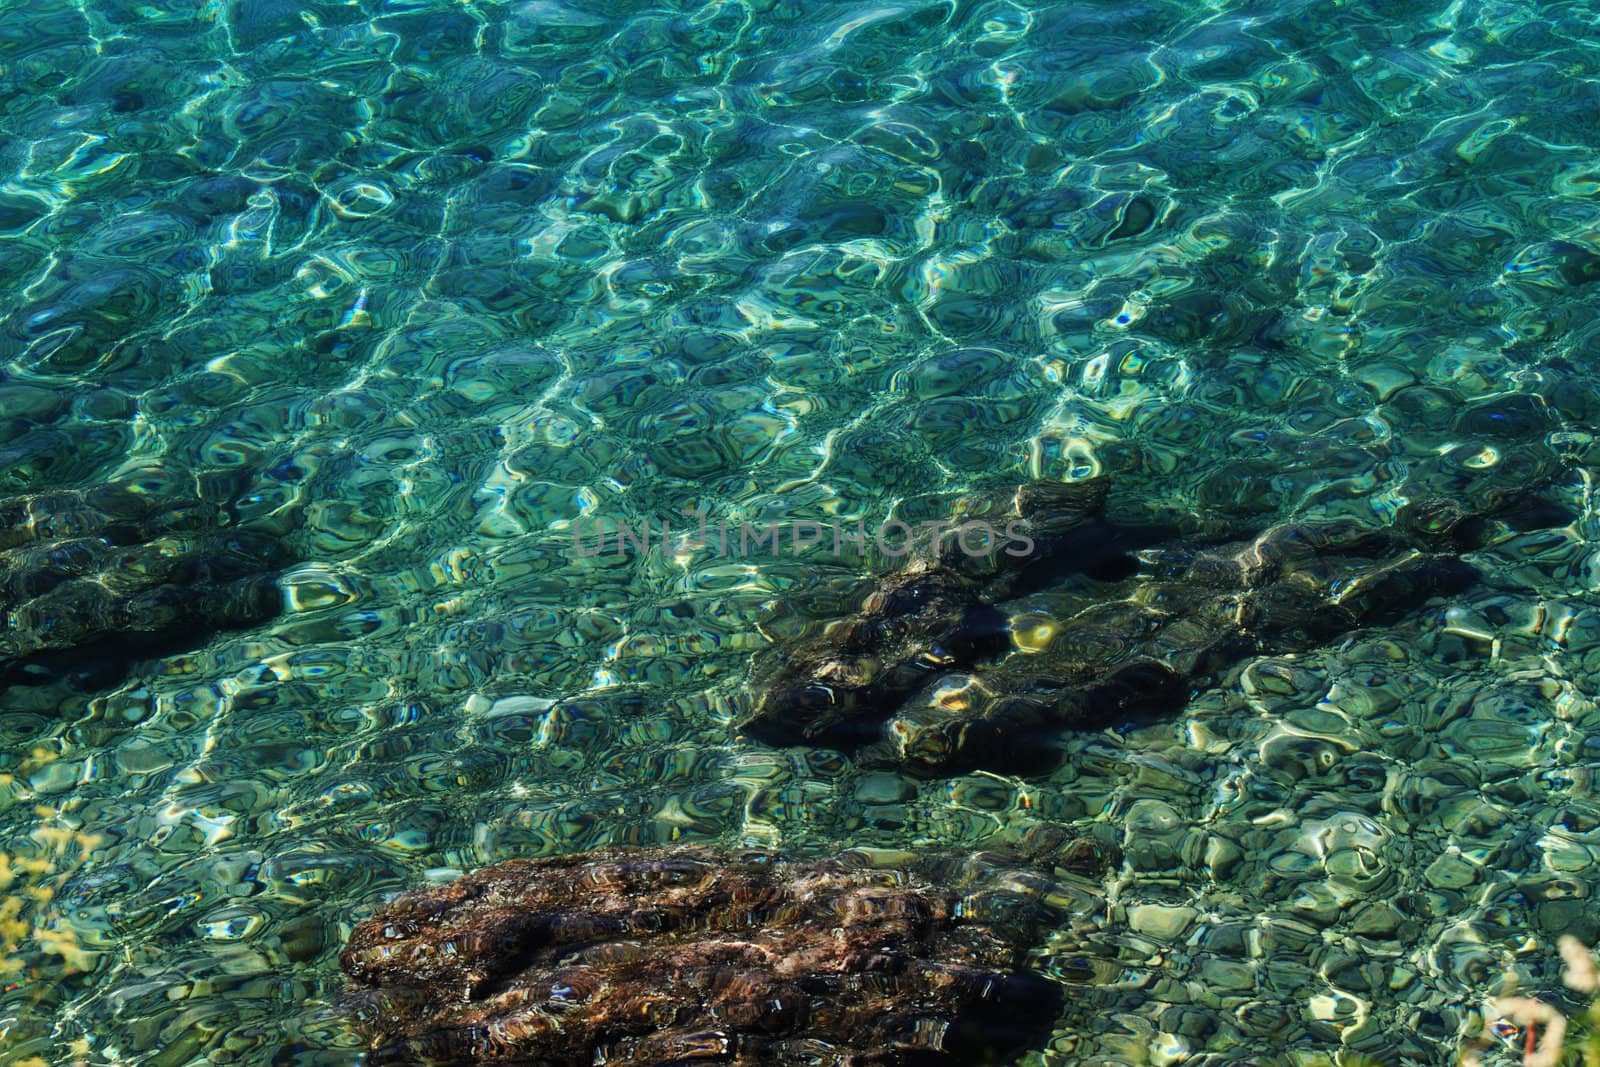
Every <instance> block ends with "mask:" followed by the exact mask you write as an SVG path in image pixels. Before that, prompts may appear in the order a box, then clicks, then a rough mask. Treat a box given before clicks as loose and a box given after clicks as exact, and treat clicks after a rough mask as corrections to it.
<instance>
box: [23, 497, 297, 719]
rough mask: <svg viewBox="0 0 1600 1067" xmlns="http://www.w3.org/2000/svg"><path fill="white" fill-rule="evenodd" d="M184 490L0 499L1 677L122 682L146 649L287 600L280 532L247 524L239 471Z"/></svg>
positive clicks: (253, 618)
mask: <svg viewBox="0 0 1600 1067" xmlns="http://www.w3.org/2000/svg"><path fill="white" fill-rule="evenodd" d="M189 481H190V483H191V484H189V485H187V486H185V487H184V489H186V490H187V491H186V492H184V493H183V494H181V495H178V494H174V495H167V494H166V493H164V492H163V493H161V494H159V495H158V494H152V493H150V492H147V491H145V490H144V489H142V488H141V487H139V486H136V485H133V484H120V483H112V484H106V485H101V486H97V487H94V488H92V489H82V490H54V491H45V492H39V493H35V494H31V495H27V496H20V497H13V498H10V499H6V500H0V686H3V685H14V684H26V683H30V682H35V683H37V682H45V681H60V680H63V679H67V678H70V679H72V680H73V681H75V682H76V683H77V684H79V685H80V686H87V687H90V688H92V687H95V686H98V685H103V684H106V683H108V682H111V681H114V680H115V679H116V678H118V677H120V676H121V674H122V673H124V672H125V671H126V669H127V667H128V666H129V665H130V664H131V662H132V661H133V660H134V659H135V658H137V657H139V656H141V655H151V654H161V653H163V652H166V651H173V650H177V649H181V648H183V647H185V646H186V645H188V644H190V643H194V642H198V641H202V640H204V638H205V637H206V636H208V635H209V634H210V633H211V632H213V631H215V630H219V629H231V628H239V627H245V626H250V625H253V624H255V623H258V622H261V621H264V620H265V619H268V618H270V617H272V616H273V615H275V614H277V612H278V610H279V609H280V606H281V599H282V598H281V595H280V593H279V591H278V588H277V584H276V580H275V577H276V575H275V572H276V569H277V568H278V567H279V566H281V565H282V564H283V563H284V562H285V561H286V559H287V558H288V553H287V551H286V549H285V547H284V542H283V540H282V538H281V536H280V533H281V531H277V530H268V529H262V528H258V527H251V526H246V525H244V524H241V523H239V522H238V521H237V519H236V517H235V515H234V513H233V508H232V503H231V502H232V500H233V499H234V495H233V494H235V493H236V492H237V491H238V489H239V487H238V485H236V484H235V481H236V480H235V479H232V478H229V477H215V478H214V477H195V478H191V479H189Z"/></svg>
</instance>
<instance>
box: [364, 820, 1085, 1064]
mask: <svg viewBox="0 0 1600 1067" xmlns="http://www.w3.org/2000/svg"><path fill="white" fill-rule="evenodd" d="M1106 859H1107V855H1106V850H1105V849H1104V848H1102V847H1101V846H1097V845H1094V844H1092V843H1090V842H1088V841H1086V840H1080V841H1076V842H1072V843H1071V844H1069V845H1067V846H1066V847H1065V848H1063V849H1059V850H1057V851H1056V853H1055V862H1056V864H1057V865H1059V866H1062V867H1066V868H1068V869H1071V870H1075V871H1078V872H1081V873H1085V874H1098V873H1100V872H1101V871H1103V870H1104V867H1105V863H1106ZM1091 899H1093V898H1092V897H1091V896H1090V895H1089V894H1088V893H1086V892H1085V891H1084V890H1082V889H1077V888H1074V887H1072V886H1070V885H1064V884H1062V883H1058V882H1056V881H1053V880H1052V879H1050V878H1048V877H1046V876H1045V875H1043V874H1041V873H1039V872H1038V871H1037V870H1034V869H1031V868H1029V867H1020V868H1019V867H1015V866H1010V865H1008V862H1007V859H1006V858H1005V857H1001V856H997V855H994V854H977V855H967V856H937V857H932V858H926V859H922V860H919V861H917V865H916V867H915V868H886V867H878V866H873V865H871V864H870V863H868V862H866V861H865V860H864V859H863V858H859V857H852V856H850V855H849V854H846V855H845V856H843V857H840V858H824V859H804V860H802V859H784V858H780V857H776V856H773V855H772V854H770V853H764V852H758V851H728V850H722V849H715V848H700V847H687V848H674V849H663V850H651V851H620V850H613V851H602V852H596V853H591V854H588V855H582V856H571V857H565V858H559V859H536V860H512V861H510V862H507V863H501V864H498V865H496V866H494V867H489V868H487V869H485V870H482V871H478V872H477V873H475V874H471V875H468V876H466V877H464V878H460V879H458V880H456V881H454V882H451V883H449V884H448V885H444V886H440V887H437V888H430V889H424V890H421V891H418V892H414V893H409V894H406V895H404V896H402V897H400V898H398V899H396V900H394V901H393V902H391V903H389V904H387V905H385V906H384V907H383V908H381V909H380V910H379V911H378V913H377V914H376V915H374V916H373V917H372V918H371V919H368V920H367V921H366V922H363V923H362V924H361V925H360V926H358V927H357V928H356V929H355V931H354V932H353V933H352V934H351V937H350V941H349V944H348V946H347V947H346V948H345V951H344V954H343V956H342V957H341V960H340V962H341V964H342V965H343V967H344V970H345V973H346V974H347V975H348V976H349V977H350V979H351V988H350V991H349V993H348V996H347V998H346V1004H345V1007H346V1008H347V1009H348V1011H349V1012H350V1013H351V1014H352V1015H353V1017H354V1019H355V1021H356V1026H357V1027H358V1029H360V1030H361V1031H362V1032H363V1034H364V1035H365V1036H366V1037H367V1038H368V1039H369V1042H370V1047H371V1049H372V1050H373V1051H372V1055H371V1057H370V1060H369V1062H372V1063H387V1064H395V1063H406V1064H414V1063H454V1064H468V1063H539V1064H549V1065H560V1067H567V1065H571V1067H589V1065H590V1064H595V1063H606V1064H628V1065H631V1067H646V1065H667V1064H682V1063H689V1062H701V1061H707V1062H717V1063H734V1064H751V1065H754V1064H763V1065H767V1064H772V1065H783V1064H794V1065H799V1064H806V1065H818V1067H826V1065H836V1067H846V1065H867V1064H882V1065H894V1064H904V1065H912V1064H917V1065H924V1064H925V1065H930V1067H931V1065H935V1064H951V1065H957V1064H982V1063H994V1062H999V1061H1001V1060H1003V1059H1004V1058H1005V1057H1006V1056H1007V1054H1009V1053H1011V1052H1014V1051H1015V1050H1017V1049H1019V1048H1021V1047H1022V1046H1024V1045H1026V1044H1027V1043H1029V1042H1031V1041H1033V1040H1035V1039H1036V1038H1038V1037H1040V1036H1042V1035H1044V1034H1047V1033H1048V1032H1049V1029H1050V1026H1051V1023H1052V1022H1053V1021H1054V1019H1055V1017H1056V1015H1057V1009H1058V1007H1059V1002H1060V993H1059V990H1058V987H1057V986H1056V985H1055V984H1054V983H1052V982H1051V981H1049V980H1048V979H1046V978H1044V977H1043V976H1041V975H1039V974H1037V973H1035V972H1032V971H1029V970H1028V969H1027V967H1026V959H1027V954H1028V950H1029V949H1030V948H1031V947H1033V946H1035V945H1036V944H1038V943H1039V941H1040V939H1041V938H1042V936H1043V933H1044V931H1045V930H1047V929H1048V928H1050V927H1052V926H1058V925H1060V923H1061V922H1062V921H1063V920H1064V918H1065V915H1064V911H1065V910H1066V909H1067V908H1069V907H1071V906H1072V904H1073V903H1077V904H1079V905H1083V904H1085V902H1087V901H1089V900H1091Z"/></svg>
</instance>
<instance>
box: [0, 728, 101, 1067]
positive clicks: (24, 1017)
mask: <svg viewBox="0 0 1600 1067" xmlns="http://www.w3.org/2000/svg"><path fill="white" fill-rule="evenodd" d="M55 758H56V754H55V753H54V752H52V751H50V750H49V749H46V748H36V749H34V750H33V752H32V753H30V754H29V755H28V756H27V757H26V758H24V759H23V760H22V761H21V762H20V763H19V764H18V765H17V767H16V769H15V770H14V771H11V772H6V773H3V774H0V807H11V806H13V805H19V804H30V803H33V804H34V805H35V807H34V814H35V815H36V817H37V820H38V821H37V823H36V824H35V826H34V828H33V831H32V832H31V833H30V834H28V835H27V836H26V837H19V836H13V837H11V838H10V839H9V840H8V841H7V842H6V844H5V848H4V850H3V851H0V992H3V994H4V996H5V1000H6V1004H7V1007H8V1008H9V1009H10V1010H9V1012H8V1014H10V1015H11V1018H10V1019H9V1020H8V1021H9V1023H10V1026H9V1027H7V1031H8V1032H7V1033H6V1035H5V1036H6V1039H7V1047H10V1048H21V1047H23V1044H24V1041H25V1040H26V1039H28V1038H43V1037H44V1036H45V1035H46V1034H48V1032H49V1029H50V1025H49V1021H48V1020H49V1016H50V1013H51V1012H52V1011H53V1010H55V1009H56V1008H57V1007H58V1006H59V1002H60V1001H61V1000H62V999H63V998H64V997H65V996H66V995H68V994H69V992H70V990H69V986H70V983H71V981H72V979H73V978H74V977H75V976H77V975H83V974H87V973H88V972H90V971H92V970H93V969H94V965H95V959H96V957H97V956H98V955H99V952H100V949H99V947H98V946H97V945H95V944H94V943H93V942H92V940H86V939H85V938H84V936H83V935H82V933H81V931H80V929H79V926H78V924H77V922H76V920H75V919H74V916H73V913H72V910H71V907H70V905H69V903H68V902H67V901H66V900H64V899H63V896H64V891H65V889H66V888H67V886H68V884H69V882H70V881H71V879H72V877H73V875H75V874H76V873H77V872H78V871H79V870H80V869H82V868H83V866H84V865H85V864H86V863H88V862H89V860H90V858H91V856H92V855H93V853H94V851H95V849H96V848H97V847H98V846H99V845H100V844H101V841H102V838H101V837H100V836H99V835H97V834H93V833H88V832H86V831H84V830H83V829H82V827H81V823H80V821H79V820H76V819H74V818H72V817H71V815H70V807H71V805H70V803H68V804H66V805H55V804H45V803H37V802H36V800H37V798H35V797H34V795H33V792H32V790H31V789H30V788H29V787H28V785H27V777H28V775H29V774H30V773H31V772H33V771H35V770H37V769H39V768H41V767H43V766H45V765H47V764H49V763H51V762H52V761H53V760H54V759H55ZM68 1051H71V1052H73V1053H74V1054H78V1055H81V1054H84V1053H86V1052H87V1051H88V1042H87V1041H79V1042H77V1043H76V1047H74V1048H73V1049H71V1050H68ZM8 1062H10V1063H12V1064H14V1065H15V1067H36V1065H43V1064H44V1063H46V1062H47V1061H46V1060H44V1059H43V1058H42V1057H37V1056H32V1055H30V1056H27V1057H25V1058H21V1059H16V1060H10V1061H8Z"/></svg>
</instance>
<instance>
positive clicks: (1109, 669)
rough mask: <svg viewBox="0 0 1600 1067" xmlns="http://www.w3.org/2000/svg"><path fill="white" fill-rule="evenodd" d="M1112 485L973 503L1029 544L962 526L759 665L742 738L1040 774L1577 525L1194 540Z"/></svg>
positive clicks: (1421, 524)
mask: <svg viewBox="0 0 1600 1067" xmlns="http://www.w3.org/2000/svg"><path fill="white" fill-rule="evenodd" d="M1105 489H1106V487H1105V484H1104V480H1103V479H1093V480H1090V481H1085V482H1080V483H1076V484H1073V485H1060V484H1051V483H1039V482H1035V483H1029V484H1027V485H1024V486H1021V487H1019V488H1018V489H1016V490H1013V491H1009V492H1007V493H1004V494H1000V495H999V496H996V497H990V498H983V499H979V500H977V501H974V502H968V503H965V504H963V505H961V506H958V508H957V513H956V515H955V516H954V519H953V521H954V522H957V523H961V522H969V521H973V520H974V519H981V520H982V521H983V522H984V524H985V525H987V526H989V527H991V528H995V529H1005V528H1006V527H1007V524H1009V523H1010V522H1011V521H1013V520H1022V521H1025V522H1026V523H1027V528H1028V529H1029V530H1030V538H1031V544H1026V547H1027V548H1028V551H1026V552H1020V551H1019V552H1012V551H995V552H989V553H986V554H974V553H973V552H972V551H971V543H970V541H969V542H968V543H967V547H966V550H963V548H962V545H961V544H960V543H958V541H957V538H956V536H955V535H954V534H946V535H945V537H944V539H943V540H942V541H941V542H940V545H939V548H938V551H937V552H936V554H935V558H934V559H929V560H922V561H918V562H915V563H913V564H911V565H910V566H908V567H906V568H905V569H903V570H901V571H898V572H896V573H894V574H891V575H889V576H888V577H886V578H884V579H881V580H880V581H879V582H877V583H876V584H875V586H874V587H873V588H872V590H871V591H870V592H869V593H868V595H867V596H866V598H865V600H864V601H863V602H862V605H861V609H860V611H859V612H857V613H856V614H855V615H852V616H850V617H848V618H846V619H844V620H841V621H839V622H836V623H834V624H832V625H831V626H829V627H828V628H827V629H826V630H824V631H823V632H822V633H820V634H819V635H817V636H816V637H814V638H812V639H810V640H808V641H804V642H802V643H800V644H799V645H797V646H795V647H794V648H791V649H786V650H778V651H777V652H775V654H774V655H772V656H771V657H769V658H768V660H767V662H765V663H763V664H761V665H760V666H758V667H757V669H756V671H755V673H754V674H753V676H752V683H751V689H752V691H753V694H754V710H753V711H752V712H751V713H750V715H749V716H748V717H747V718H746V719H745V720H744V721H743V722H742V723H741V728H742V729H743V730H744V732H746V733H747V734H749V735H751V736H753V737H756V738H757V739H760V740H764V741H767V742H769V743H776V744H798V743H804V744H820V745H829V746H833V747H838V748H854V747H858V746H861V745H866V746H867V752H866V753H865V755H866V756H867V758H868V759H869V760H872V761H881V762H888V763H895V764H902V765H905V766H908V767H911V768H914V769H918V770H921V771H924V772H928V773H936V774H950V773H959V772H961V771H965V770H968V769H971V768H973V767H977V766H989V767H995V768H1001V769H1005V770H1008V771H1012V772H1021V773H1027V772H1030V771H1034V770H1043V769H1045V768H1046V767H1047V766H1048V765H1049V763H1050V762H1051V761H1053V759H1054V754H1053V745H1052V743H1051V742H1052V740H1053V735H1054V734H1056V733H1058V732H1059V731H1060V730H1063V729H1071V728H1097V727H1100V726H1105V725H1110V724H1116V723H1119V722H1124V721H1127V720H1130V719H1137V718H1143V717H1147V716H1152V715H1159V714H1167V713H1170V712H1173V711H1176V710H1177V709H1179V708H1181V707H1182V706H1183V705H1184V704H1185V703H1186V702H1187V701H1188V699H1189V696H1190V694H1191V692H1192V691H1193V690H1194V689H1195V688H1196V687H1198V686H1201V685H1204V684H1205V683H1206V682H1207V681H1209V680H1210V679H1213V678H1215V677H1216V675H1217V674H1218V673H1219V672H1221V671H1222V670H1223V669H1225V668H1226V667H1228V666H1229V665H1231V664H1233V663H1235V662H1237V661H1238V660H1240V659H1243V658H1245V657H1247V656H1252V655H1258V654H1265V653H1281V652H1290V651H1297V650H1303V649H1308V648H1311V647H1315V646H1316V645H1319V644H1323V643H1326V642H1328V641H1330V640H1333V639H1335V638H1337V637H1339V636H1340V635H1342V634H1344V633H1347V632H1349V631H1351V630H1353V629H1356V628H1358V627H1361V626H1368V625H1376V624H1381V623H1387V622H1393V621H1396V620H1397V619H1399V618H1400V617H1402V616H1404V615H1405V614H1406V613H1408V612H1410V611H1412V610H1414V609H1416V608H1417V607H1420V606H1421V605H1422V604H1424V603H1425V602H1426V601H1428V600H1429V599H1431V598H1433V597H1436V596H1448V595H1452V594H1455V593H1459V592H1461V591H1463V590H1465V589H1466V588H1468V587H1470V586H1471V585H1473V584H1474V583H1475V582H1476V581H1477V580H1478V575H1477V572H1476V571H1475V570H1474V569H1473V568H1472V567H1471V565H1469V564H1468V563H1466V562H1465V561H1463V560H1462V559H1461V558H1460V556H1461V554H1462V553H1464V552H1469V551H1472V550H1474V549H1476V548H1479V547H1482V546H1483V545H1485V544H1487V543H1488V542H1489V541H1490V540H1492V539H1493V538H1494V537H1496V536H1498V535H1499V534H1500V533H1502V532H1504V531H1505V530H1507V529H1528V528H1538V527H1542V526H1549V525H1555V524H1558V523H1560V522H1564V521H1569V520H1570V515H1568V514H1567V513H1566V512H1565V511H1563V510H1562V509H1561V508H1559V507H1556V506H1553V505H1550V504H1548V503H1547V502H1543V501H1539V500H1536V499H1533V498H1531V497H1526V498H1516V499H1509V500H1506V501H1503V502H1501V503H1499V504H1497V505H1496V507H1495V508H1494V509H1493V510H1491V511H1488V512H1479V513H1472V512H1469V511H1468V510H1466V509H1464V508H1462V507H1460V506H1458V505H1454V504H1451V503H1448V502H1429V503H1420V504H1415V505H1412V506H1410V507H1408V508H1407V509H1405V510H1404V511H1403V512H1402V513H1401V515H1400V516H1399V518H1398V521H1397V523H1396V524H1395V526H1394V527H1392V528H1389V529H1376V528H1371V527H1365V526H1361V525H1359V524H1356V523H1350V522H1332V523H1285V524H1280V525H1277V526H1272V527H1269V528H1268V529H1266V530H1263V531H1260V532H1259V533H1256V534H1253V535H1249V534H1240V533H1238V532H1233V533H1224V534H1218V535H1216V536H1214V537H1212V538H1210V539H1205V538H1188V539H1186V538H1183V537H1179V536H1177V534H1176V532H1175V531H1173V530H1163V529H1158V528H1132V527H1122V526H1118V525H1116V524H1114V523H1112V522H1110V521H1108V520H1107V519H1106V518H1105V517H1104V514H1103V512H1104V505H1105V498H1106V491H1105ZM1044 589H1051V596H1052V607H1053V609H1054V610H1053V612H1052V614H1053V616H1054V620H1055V621H1054V624H1053V629H1054V631H1055V632H1054V634H1053V636H1051V637H1049V638H1048V639H1047V640H1044V641H1042V642H1041V643H1039V645H1038V647H1026V648H1022V647H1018V648H1017V649H1015V650H1011V649H1012V646H1013V644H1014V639H1015V635H1014V634H1013V633H1012V631H1011V626H1010V615H1011V611H1010V610H1008V606H1007V605H1006V604H1004V603H1002V601H1004V600H1006V599H1008V598H1016V597H1019V596H1023V595H1025V594H1029V593H1033V592H1037V591H1039V590H1044ZM1014 603H1015V602H1014ZM1015 643H1016V644H1018V645H1019V646H1020V645H1021V644H1022V642H1015ZM1008 650H1010V651H1009V654H1004V655H1002V654H1003V653H1007V652H1008Z"/></svg>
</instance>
